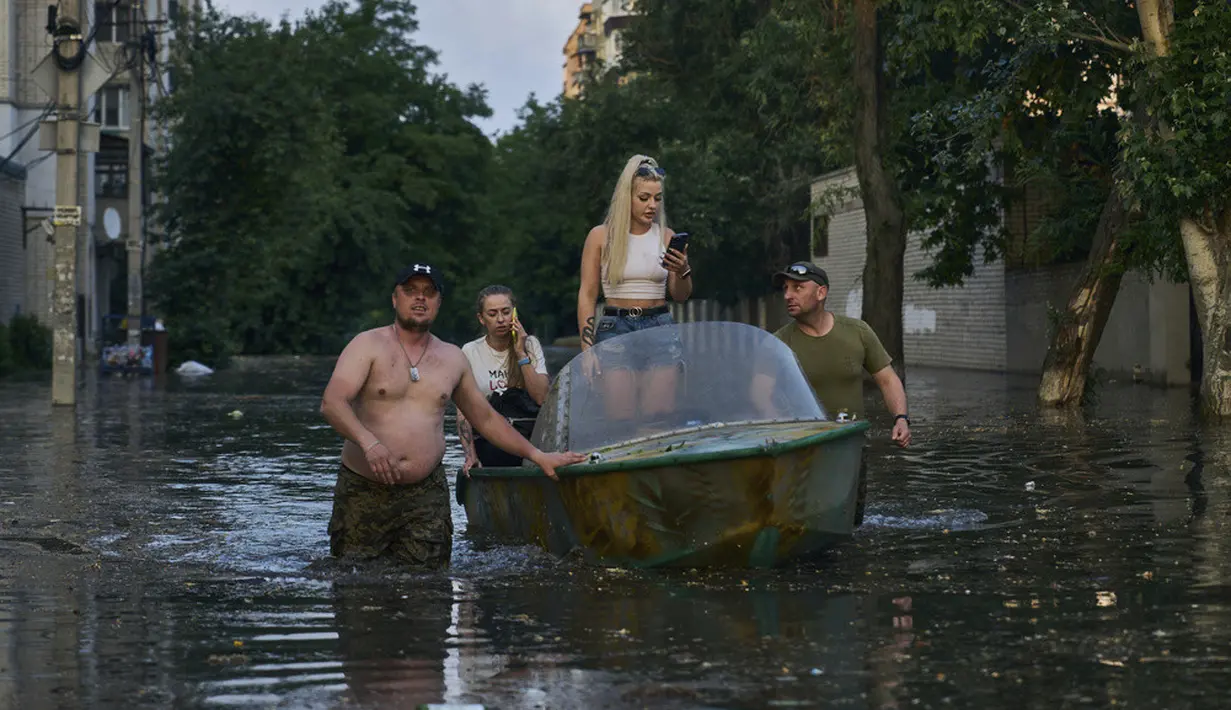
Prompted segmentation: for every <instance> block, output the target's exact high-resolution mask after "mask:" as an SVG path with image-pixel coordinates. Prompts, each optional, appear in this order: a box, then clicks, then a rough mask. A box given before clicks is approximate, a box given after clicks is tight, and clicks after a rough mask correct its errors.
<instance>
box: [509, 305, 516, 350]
mask: <svg viewBox="0 0 1231 710" xmlns="http://www.w3.org/2000/svg"><path fill="white" fill-rule="evenodd" d="M513 322H514V323H516V322H517V306H513ZM510 332H511V333H512V335H513V345H514V347H516V346H517V329H516V328H514V329H513V330H512V331H510Z"/></svg>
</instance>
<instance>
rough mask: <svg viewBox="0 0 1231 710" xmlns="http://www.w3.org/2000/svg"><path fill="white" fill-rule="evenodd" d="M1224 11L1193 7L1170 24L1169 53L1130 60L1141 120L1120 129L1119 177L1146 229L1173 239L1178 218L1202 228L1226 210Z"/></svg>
mask: <svg viewBox="0 0 1231 710" xmlns="http://www.w3.org/2000/svg"><path fill="white" fill-rule="evenodd" d="M1228 36H1231V5H1228V3H1226V2H1196V3H1195V4H1194V6H1193V7H1192V9H1191V12H1189V13H1186V14H1184V15H1181V16H1179V17H1177V18H1176V24H1175V31H1174V33H1173V35H1172V37H1171V46H1170V53H1169V54H1168V55H1167V56H1165V57H1162V58H1151V57H1148V56H1146V55H1145V54H1144V53H1142V54H1138V55H1137V56H1136V57H1135V61H1134V63H1133V65H1132V69H1133V70H1134V72H1135V73H1136V79H1135V82H1134V85H1135V89H1136V92H1137V96H1138V98H1139V100H1140V101H1141V103H1142V104H1143V105H1144V106H1147V107H1148V110H1147V114H1148V119H1149V120H1143V121H1138V122H1134V123H1130V124H1127V125H1125V127H1124V129H1123V131H1122V134H1121V139H1122V143H1123V150H1124V160H1123V162H1122V164H1121V178H1122V179H1123V180H1124V182H1125V184H1126V186H1127V187H1128V192H1129V195H1130V205H1131V206H1132V207H1133V208H1135V209H1137V210H1139V211H1141V212H1143V213H1145V214H1147V215H1149V216H1150V218H1151V219H1150V222H1149V226H1150V227H1151V228H1153V229H1154V230H1158V231H1161V232H1162V233H1164V234H1169V235H1171V236H1172V238H1173V239H1175V238H1178V237H1176V236H1175V235H1176V230H1177V225H1178V223H1179V219H1180V217H1183V216H1192V217H1195V218H1197V219H1199V220H1202V221H1205V222H1206V223H1207V224H1209V223H1211V222H1213V221H1214V220H1216V219H1219V216H1220V215H1222V214H1224V213H1226V212H1227V210H1228V209H1229V208H1231V52H1229V51H1228V50H1227V43H1226V38H1227V37H1228Z"/></svg>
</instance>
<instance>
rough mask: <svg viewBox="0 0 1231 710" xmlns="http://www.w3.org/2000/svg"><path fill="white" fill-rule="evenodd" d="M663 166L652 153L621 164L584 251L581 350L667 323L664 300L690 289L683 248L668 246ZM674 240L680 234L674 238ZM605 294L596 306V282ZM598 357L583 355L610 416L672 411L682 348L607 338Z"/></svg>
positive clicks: (627, 419) (579, 295)
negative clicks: (631, 345) (639, 348)
mask: <svg viewBox="0 0 1231 710" xmlns="http://www.w3.org/2000/svg"><path fill="white" fill-rule="evenodd" d="M665 181H666V171H664V170H663V169H662V168H660V167H659V166H658V163H657V162H656V161H655V160H654V159H653V158H651V157H649V156H645V155H634V156H633V157H631V158H629V159H628V162H627V163H626V164H625V165H624V169H623V171H621V173H620V178H619V180H618V181H617V182H616V186H615V190H614V191H613V192H612V195H611V203H610V205H609V206H608V208H607V218H606V220H604V222H603V223H602V224H600V225H598V226H596V227H594V228H593V229H591V230H590V233H589V235H587V236H586V243H585V247H584V248H583V250H582V254H581V287H580V289H578V292H577V327H578V329H579V331H580V332H581V348H582V350H583V351H589V349H590V348H591V347H592V346H594V345H596V344H598V343H602V342H605V341H607V340H609V339H612V338H616V337H618V336H620V335H625V334H628V333H633V332H636V331H639V330H644V329H646V328H653V327H656V326H660V325H667V324H670V323H672V318H671V311H670V308H669V307H668V305H667V297H668V295H669V296H670V297H671V300H673V301H676V302H683V301H686V300H688V298H689V296H691V295H692V288H693V281H692V267H691V266H690V265H689V263H688V247H687V243H685V244H684V245H683V246H682V248H680V249H675V248H669V246H670V245H671V239H672V237H673V236H675V232H673V231H672V230H671V229H670V228H669V227H667V219H666V212H665V210H664V207H663V185H664V183H665ZM678 241H679V240H677V242H678ZM600 287H601V289H602V296H603V299H604V305H605V307H604V308H603V312H602V314H601V316H600V315H599V314H598V313H597V304H596V301H598V297H599V289H600ZM603 351H604V354H603V357H602V359H601V362H600V359H599V358H597V357H590V358H589V359H587V360H586V364H585V368H586V373H587V374H588V375H590V376H591V377H593V376H601V377H602V378H603V384H604V387H603V390H604V395H605V399H606V406H607V413H608V416H609V417H610V418H611V419H613V420H617V421H622V422H626V423H631V420H633V419H634V418H636V417H638V416H640V417H643V418H653V417H655V416H657V415H662V414H665V413H667V412H670V411H671V409H672V407H673V406H674V401H675V396H674V395H675V378H676V376H677V366H678V364H679V361H680V356H681V347H680V344H679V343H678V342H673V344H672V345H671V346H670V347H667V348H655V349H654V350H653V351H648V352H627V351H625V349H624V348H622V347H621V346H619V345H617V344H615V343H612V344H611V345H608V346H604V348H603Z"/></svg>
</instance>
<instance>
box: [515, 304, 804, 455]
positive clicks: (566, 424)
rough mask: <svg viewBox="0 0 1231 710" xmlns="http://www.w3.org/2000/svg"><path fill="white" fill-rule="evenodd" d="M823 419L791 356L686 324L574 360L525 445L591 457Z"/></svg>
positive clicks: (740, 327)
mask: <svg viewBox="0 0 1231 710" xmlns="http://www.w3.org/2000/svg"><path fill="white" fill-rule="evenodd" d="M825 418H826V417H825V413H824V410H823V409H822V408H821V405H820V403H819V402H818V401H817V399H816V396H815V395H814V394H813V392H812V388H811V387H810V386H809V385H808V381H807V380H806V379H805V378H804V375H803V372H802V371H801V370H800V368H799V363H798V361H797V360H796V359H795V354H794V353H793V352H792V351H791V349H790V348H788V347H787V346H786V345H785V344H784V343H783V342H782V341H780V340H778V339H777V338H775V337H774V336H773V334H772V333H769V332H767V331H765V330H762V329H761V328H756V327H754V326H750V325H744V324H742V323H728V322H706V323H685V324H678V325H666V326H657V327H652V328H646V329H645V330H641V331H637V332H634V333H630V334H627V335H621V336H617V337H614V338H611V339H609V340H604V341H603V342H601V343H599V344H598V345H595V346H594V347H592V348H591V349H590V350H588V351H586V352H583V353H581V354H580V355H578V356H576V357H575V358H573V360H572V361H570V362H569V364H568V365H566V366H565V367H564V368H563V369H562V370H561V371H560V373H559V375H558V376H557V377H556V379H555V381H554V382H553V383H552V387H551V391H550V392H549V393H548V395H547V400H546V401H545V402H544V403H543V406H542V409H541V410H540V412H539V416H538V421H537V423H536V425H535V429H534V435H533V437H532V439H533V442H534V444H535V445H536V446H538V447H539V448H540V449H542V450H544V451H566V450H567V451H578V452H589V451H593V450H595V449H598V448H601V447H605V446H609V445H612V444H618V443H620V442H623V441H628V440H631V439H638V438H643V437H647V436H655V435H659V434H665V433H668V432H671V431H675V430H679V429H686V428H693V427H702V426H710V425H713V426H718V425H722V424H730V423H736V422H766V421H783V420H788V421H789V420H800V419H825Z"/></svg>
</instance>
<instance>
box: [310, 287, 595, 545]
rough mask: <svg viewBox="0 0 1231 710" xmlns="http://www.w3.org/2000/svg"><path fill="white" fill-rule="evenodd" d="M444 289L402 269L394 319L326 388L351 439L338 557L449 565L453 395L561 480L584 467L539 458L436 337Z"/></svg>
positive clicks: (360, 341) (344, 357)
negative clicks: (448, 447)
mask: <svg viewBox="0 0 1231 710" xmlns="http://www.w3.org/2000/svg"><path fill="white" fill-rule="evenodd" d="M443 290H444V289H443V287H442V284H441V280H440V274H439V272H438V271H437V270H436V268H435V267H433V266H431V265H429V264H412V265H410V266H407V267H406V268H404V269H402V271H401V272H400V273H398V275H397V278H396V280H395V281H394V286H393V310H394V312H395V315H396V317H395V322H393V323H391V324H389V325H388V326H382V327H380V328H374V329H372V330H368V331H364V332H363V333H360V334H359V335H356V336H355V337H354V339H353V340H351V342H350V343H349V344H348V345H347V346H346V348H345V349H344V350H343V351H342V354H341V355H340V356H339V357H338V362H337V364H336V365H335V366H334V371H333V376H332V377H331V378H330V380H329V384H328V386H326V387H325V394H324V397H323V398H322V400H321V414H322V415H323V416H324V417H325V420H326V421H328V422H329V424H330V425H331V426H332V427H333V428H334V430H335V431H337V432H338V433H339V434H341V435H342V436H343V437H344V438H345V439H346V442H345V443H344V444H343V445H342V467H341V469H340V470H339V471H338V482H337V485H336V487H335V489H334V500H333V516H332V518H331V519H330V521H329V548H330V552H331V553H333V554H334V555H335V556H338V557H343V556H358V557H365V558H372V557H379V556H382V555H392V556H394V557H396V558H397V559H398V560H400V561H402V562H405V563H408V564H412V565H415V566H426V567H444V566H447V565H448V563H449V557H450V554H451V551H452V547H453V520H452V517H451V515H450V507H449V486H448V479H447V478H446V476H445V470H444V465H443V463H442V460H443V458H444V453H445V436H444V414H445V405H447V404H448V402H449V400H450V398H452V400H453V402H454V403H455V404H456V405H457V408H458V410H459V411H461V413H462V414H463V415H465V417H466V419H467V421H469V422H470V424H471V426H473V427H474V428H475V429H477V430H478V431H479V433H481V434H482V435H483V436H484V437H485V438H486V439H488V440H489V441H491V442H492V443H494V444H495V445H496V446H498V447H500V448H501V449H504V450H506V451H508V452H509V453H512V454H515V455H517V456H519V457H521V458H526V459H530V460H531V461H532V462H534V463H535V464H536V465H538V466H539V468H541V469H543V472H544V473H545V474H547V476H549V477H551V478H552V479H555V478H556V467H558V466H566V465H568V464H573V463H578V462H580V461H583V460H585V457H584V456H582V455H580V454H571V453H556V454H546V453H543V452H542V451H539V450H538V449H537V448H535V447H534V446H532V445H531V444H530V442H528V441H526V439H525V438H524V437H522V436H521V434H519V433H517V431H516V430H515V429H513V427H512V426H510V425H509V423H508V421H507V420H505V419H504V417H501V416H500V415H499V414H497V413H496V411H495V410H493V409H492V407H491V405H490V404H488V403H487V400H486V399H484V398H483V395H482V393H481V392H480V391H479V388H478V385H477V384H476V383H475V380H474V375H472V374H471V372H470V366H469V364H468V363H467V361H466V356H465V355H463V354H462V351H461V349H460V348H458V347H457V346H454V345H450V344H449V343H446V342H444V341H442V340H440V339H438V338H436V337H434V336H433V335H432V334H431V332H430V329H431V326H432V322H433V321H434V320H435V319H436V315H437V314H438V313H439V312H440V303H441V299H442V292H443Z"/></svg>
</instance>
